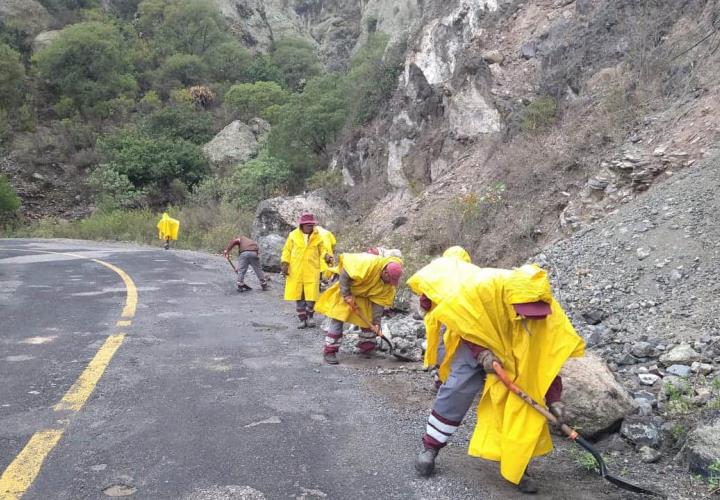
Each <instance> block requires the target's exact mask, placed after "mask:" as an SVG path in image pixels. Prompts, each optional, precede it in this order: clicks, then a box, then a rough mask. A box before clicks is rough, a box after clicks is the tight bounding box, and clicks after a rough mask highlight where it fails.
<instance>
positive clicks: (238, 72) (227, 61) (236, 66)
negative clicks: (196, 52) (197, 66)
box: [205, 40, 252, 82]
mask: <svg viewBox="0 0 720 500" xmlns="http://www.w3.org/2000/svg"><path fill="white" fill-rule="evenodd" d="M205 61H206V62H207V66H208V68H209V71H210V75H211V76H212V78H213V80H214V81H217V82H239V81H243V80H245V79H247V78H248V71H249V67H250V64H251V62H252V55H251V54H250V52H249V51H248V50H247V49H246V48H245V47H243V46H242V45H240V43H239V42H237V41H236V40H230V41H227V42H223V43H221V44H219V45H216V46H215V47H212V48H210V49H208V51H207V53H206V54H205Z"/></svg>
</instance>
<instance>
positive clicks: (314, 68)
mask: <svg viewBox="0 0 720 500" xmlns="http://www.w3.org/2000/svg"><path fill="white" fill-rule="evenodd" d="M270 57H271V59H272V62H273V64H274V65H275V66H277V67H278V68H279V70H280V73H281V74H282V75H283V77H284V80H285V84H286V85H287V86H288V88H290V89H292V90H299V89H301V88H302V84H303V82H305V81H307V80H309V79H310V78H314V77H316V76H319V75H320V74H321V73H322V71H323V66H322V63H321V62H320V59H318V56H317V54H315V47H314V46H313V45H312V44H311V43H310V42H308V41H306V40H302V39H299V38H283V39H280V40H278V41H277V42H276V43H275V45H274V46H273V51H272V54H271V56H270Z"/></svg>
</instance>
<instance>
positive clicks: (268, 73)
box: [245, 54, 286, 85]
mask: <svg viewBox="0 0 720 500" xmlns="http://www.w3.org/2000/svg"><path fill="white" fill-rule="evenodd" d="M245 79H246V80H247V81H248V82H276V83H279V84H280V85H285V84H286V83H285V78H284V77H283V74H282V71H281V69H280V68H278V67H277V66H276V65H275V63H273V61H272V59H270V57H269V56H267V55H265V54H258V55H256V56H254V57H253V59H252V61H251V62H250V64H249V66H248V68H247V72H246V75H245Z"/></svg>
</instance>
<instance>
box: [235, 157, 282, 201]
mask: <svg viewBox="0 0 720 500" xmlns="http://www.w3.org/2000/svg"><path fill="white" fill-rule="evenodd" d="M290 177H291V171H290V167H289V166H288V164H287V163H285V162H284V161H282V160H280V159H278V158H273V157H272V156H269V155H268V154H267V153H266V152H263V153H261V154H260V156H258V157H257V158H255V159H254V160H250V161H248V162H246V163H244V164H242V165H240V166H239V167H237V169H236V170H235V172H234V173H233V175H232V177H231V179H230V185H229V186H228V188H227V191H226V193H225V199H227V200H228V201H229V202H231V203H234V204H236V205H237V206H240V207H252V206H254V205H255V204H257V202H259V201H260V200H263V199H265V198H269V197H271V196H273V195H277V194H279V193H281V192H283V191H284V190H286V189H287V186H288V184H289V181H290Z"/></svg>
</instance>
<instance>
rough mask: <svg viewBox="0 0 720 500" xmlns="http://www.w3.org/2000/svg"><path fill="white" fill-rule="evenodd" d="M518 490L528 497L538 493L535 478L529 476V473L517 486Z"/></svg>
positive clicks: (524, 475)
mask: <svg viewBox="0 0 720 500" xmlns="http://www.w3.org/2000/svg"><path fill="white" fill-rule="evenodd" d="M517 487H518V490H520V492H521V493H525V494H527V495H534V494H535V493H537V492H538V485H537V483H536V482H535V480H534V479H533V478H531V477H530V476H528V475H527V472H526V473H525V474H523V477H522V479H521V480H520V482H519V483H518V485H517Z"/></svg>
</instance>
